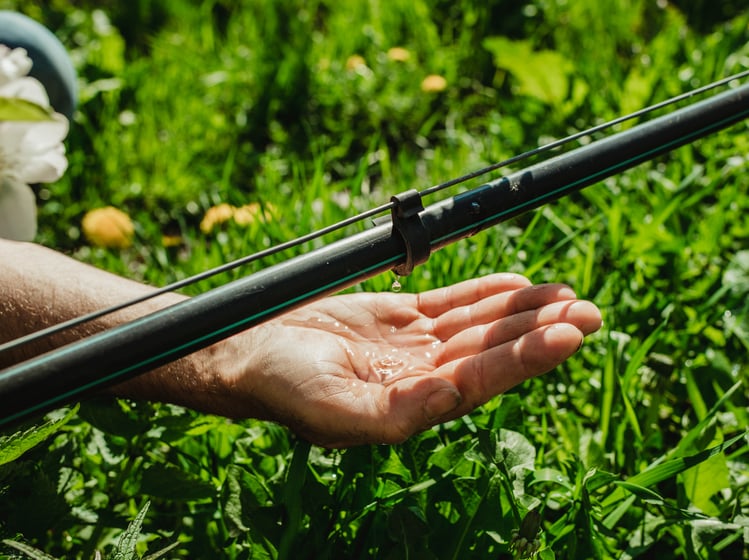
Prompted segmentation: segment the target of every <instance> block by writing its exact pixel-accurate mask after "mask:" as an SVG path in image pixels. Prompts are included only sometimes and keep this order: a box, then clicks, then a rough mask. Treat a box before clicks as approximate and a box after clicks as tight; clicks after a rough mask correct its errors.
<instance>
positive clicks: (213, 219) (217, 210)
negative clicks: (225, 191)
mask: <svg viewBox="0 0 749 560" xmlns="http://www.w3.org/2000/svg"><path fill="white" fill-rule="evenodd" d="M234 210H235V208H234V206H232V205H231V204H226V203H225V202H223V203H221V204H218V205H216V206H212V207H210V208H209V209H208V211H207V212H206V213H205V216H203V219H202V220H201V222H200V231H202V232H203V233H211V232H212V231H213V228H215V227H216V226H218V225H220V224H223V223H224V222H228V221H229V220H231V219H232V218H233V217H234Z"/></svg>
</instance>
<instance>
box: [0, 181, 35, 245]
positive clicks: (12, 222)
mask: <svg viewBox="0 0 749 560" xmlns="http://www.w3.org/2000/svg"><path fill="white" fill-rule="evenodd" d="M35 235H36V199H35V197H34V192H33V191H32V190H31V187H29V186H28V185H26V184H24V183H21V182H20V181H17V180H15V179H11V178H8V177H4V178H2V179H0V237H4V238H5V239H14V240H16V241H31V240H33V239H34V236H35Z"/></svg>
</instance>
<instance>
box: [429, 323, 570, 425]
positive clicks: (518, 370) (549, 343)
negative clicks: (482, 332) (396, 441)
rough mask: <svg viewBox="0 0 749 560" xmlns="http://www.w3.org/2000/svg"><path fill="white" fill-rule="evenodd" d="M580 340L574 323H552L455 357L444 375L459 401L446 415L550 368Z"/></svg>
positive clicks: (458, 412)
mask: <svg viewBox="0 0 749 560" xmlns="http://www.w3.org/2000/svg"><path fill="white" fill-rule="evenodd" d="M582 340H583V333H582V332H581V331H580V329H578V328H577V327H576V326H574V325H570V324H567V323H555V324H553V325H548V326H544V327H540V328H538V329H535V330H533V331H531V332H529V333H526V334H524V335H522V336H521V337H519V338H517V339H515V340H512V341H509V342H505V343H504V344H501V345H499V346H495V347H493V348H490V349H488V350H486V351H484V352H481V353H480V354H477V355H475V356H471V357H468V358H464V359H462V360H458V361H457V363H456V364H455V365H454V367H450V368H448V369H447V370H446V373H445V374H444V378H445V379H446V380H447V381H450V382H451V383H452V384H454V385H455V386H456V387H457V388H458V390H459V391H460V394H461V395H462V398H463V403H462V404H461V406H460V407H459V408H458V409H457V410H456V411H454V412H453V413H450V415H449V416H450V417H457V416H460V415H462V414H466V413H467V412H469V411H471V410H473V409H474V408H476V407H477V406H480V405H481V404H483V403H485V402H486V401H488V400H489V399H491V398H492V397H494V396H495V395H498V394H501V393H504V392H505V391H507V390H509V389H511V388H512V387H514V386H516V385H518V384H520V383H522V382H523V381H525V380H527V379H530V378H532V377H536V376H538V375H541V374H543V373H546V372H548V371H550V370H552V369H554V368H555V367H557V366H558V365H559V364H561V363H562V362H564V361H565V360H566V359H567V358H569V357H570V356H571V355H572V354H574V353H575V352H576V351H577V349H578V348H579V347H580V345H581V343H582ZM441 421H443V420H441Z"/></svg>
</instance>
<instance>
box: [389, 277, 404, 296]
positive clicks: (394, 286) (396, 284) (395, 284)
mask: <svg viewBox="0 0 749 560" xmlns="http://www.w3.org/2000/svg"><path fill="white" fill-rule="evenodd" d="M402 287H403V286H401V283H400V282H398V280H393V284H392V285H391V286H390V289H391V290H393V291H394V292H396V293H398V292H400V291H401V288H402Z"/></svg>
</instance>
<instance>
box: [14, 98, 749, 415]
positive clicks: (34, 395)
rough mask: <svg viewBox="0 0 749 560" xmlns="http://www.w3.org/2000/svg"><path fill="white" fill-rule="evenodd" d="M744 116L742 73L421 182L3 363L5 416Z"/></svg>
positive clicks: (188, 348) (340, 284)
mask: <svg viewBox="0 0 749 560" xmlns="http://www.w3.org/2000/svg"><path fill="white" fill-rule="evenodd" d="M747 116H749V85H744V86H740V87H737V88H735V89H733V90H729V91H726V92H724V93H721V94H718V95H715V96H713V97H711V98H709V99H706V100H704V101H699V102H697V103H694V104H692V105H690V106H688V107H685V108H682V109H678V110H676V111H673V112H672V113H670V114H668V115H665V116H662V117H659V118H657V119H653V120H652V121H649V122H647V123H645V124H642V125H638V126H636V127H633V128H631V129H629V130H626V131H624V132H620V133H618V134H615V135H612V136H609V137H607V138H604V139H602V140H598V141H596V142H592V143H591V144H588V145H587V146H583V147H581V148H578V149H576V150H573V151H571V152H569V153H565V154H562V155H559V156H557V157H554V158H552V159H549V160H547V161H544V162H541V163H538V164H536V165H533V166H530V167H528V168H526V169H524V170H521V171H519V172H517V173H513V174H512V175H509V176H507V177H504V178H500V179H497V180H494V181H491V182H489V183H486V184H485V185H482V186H479V187H477V188H475V189H472V190H470V191H468V192H466V193H464V194H461V195H458V196H455V197H452V198H449V199H446V200H444V201H442V202H439V203H436V204H433V205H430V206H428V207H427V208H426V209H424V210H421V211H418V210H419V208H420V206H419V203H420V198H419V197H418V193H417V194H415V195H414V193H413V192H411V193H404V195H403V196H402V197H398V198H397V199H396V200H397V203H396V205H395V208H394V209H393V215H394V218H395V219H394V220H393V221H392V223H391V222H390V221H388V223H382V224H380V225H377V226H375V227H374V228H372V229H370V230H368V231H365V232H362V233H359V234H355V235H353V236H351V237H348V238H345V239H343V240H340V241H337V242H335V243H332V244H329V245H327V246H325V247H323V248H321V249H318V250H315V251H312V252H310V253H307V254H305V255H301V256H299V257H296V258H293V259H290V260H288V261H286V262H283V263H281V264H278V265H275V266H271V267H269V268H267V269H265V270H263V271H261V272H258V273H255V274H252V275H250V276H248V277H246V278H243V279H240V280H236V281H234V282H231V283H229V284H226V285H224V286H222V287H220V288H217V289H214V290H211V291H209V292H206V293H204V294H202V295H199V296H196V297H194V298H192V299H188V300H185V301H184V302H181V303H178V304H176V305H173V306H172V307H169V308H167V309H163V310H161V311H157V312H155V313H152V314H150V315H147V316H145V317H142V318H140V319H137V320H135V321H133V322H131V323H127V324H124V325H121V326H118V327H114V328H112V329H110V330H107V331H105V332H102V333H99V334H97V335H93V336H91V337H89V338H86V339H83V340H80V341H78V342H74V343H72V344H69V345H67V346H64V347H62V348H60V349H57V350H54V351H51V352H48V353H46V354H43V355H41V356H38V357H36V358H33V359H31V360H28V361H26V362H23V363H21V364H18V365H15V366H12V367H10V368H8V369H5V370H3V371H0V411H2V412H0V414H2V417H0V425H4V424H9V423H11V422H17V421H19V420H22V419H24V418H26V417H28V416H31V415H34V414H39V413H41V412H43V411H46V410H49V409H52V408H55V407H58V406H62V405H65V404H68V403H70V402H72V401H75V400H77V399H79V398H80V397H82V396H84V395H85V394H87V393H91V392H93V391H96V390H100V389H101V388H102V387H104V386H107V385H111V384H113V383H116V382H121V381H124V380H125V379H127V378H130V377H133V376H135V375H137V374H140V373H143V372H145V371H148V370H151V369H154V368H155V367H157V366H160V365H163V364H165V363H168V362H170V361H173V360H176V359H178V358H180V357H182V356H185V355H187V354H189V353H190V352H193V351H195V350H198V349H200V348H203V347H205V346H208V345H209V344H211V343H213V342H216V341H218V340H221V339H223V338H226V337H228V336H230V335H232V334H235V333H237V332H239V331H242V330H244V329H247V328H248V327H251V326H254V325H257V324H258V323H261V322H263V321H265V320H267V319H270V318H272V317H275V316H277V315H279V314H281V313H284V312H286V311H289V310H291V309H293V308H295V307H298V306H300V305H302V304H303V303H306V302H308V301H310V300H313V299H316V298H320V297H323V296H326V295H329V294H332V293H335V292H337V291H340V290H342V289H344V288H346V287H348V286H351V285H353V284H355V283H358V282H360V281H362V280H364V279H366V278H369V277H372V276H375V275H377V274H380V273H382V272H385V271H387V270H390V269H392V268H396V267H401V268H402V267H404V266H406V267H408V263H411V264H418V263H419V262H423V260H424V259H425V258H426V257H428V253H429V251H430V250H431V251H435V250H437V249H440V248H441V247H444V246H446V245H448V244H450V243H453V242H455V241H457V240H459V239H462V238H464V237H467V236H470V235H473V234H475V233H476V232H478V231H481V230H483V229H486V228H488V227H490V226H493V225H496V224H498V223H500V222H503V221H505V220H507V219H509V218H511V217H513V216H515V215H517V214H520V213H522V212H525V211H528V210H530V209H533V208H536V207H539V206H541V205H543V204H546V203H548V202H550V201H552V200H554V199H557V198H559V197H562V196H565V195H567V194H569V193H571V192H574V191H577V190H580V189H582V188H584V187H586V186H588V185H591V184H593V183H596V182H598V181H601V180H602V179H604V178H606V177H609V176H611V175H614V174H616V173H619V172H621V171H623V170H625V169H627V168H630V167H633V166H635V165H637V164H639V163H641V162H643V161H647V160H649V159H652V158H654V157H656V156H657V155H659V154H662V153H665V152H667V151H670V150H673V149H674V148H677V147H679V146H682V145H684V144H687V143H689V142H692V141H694V140H696V139H698V138H700V137H703V136H706V135H708V134H711V133H713V132H716V131H718V130H720V129H722V128H725V127H727V126H730V125H731V124H734V123H737V122H739V121H741V120H743V119H745V118H747ZM407 205H408V206H410V208H409V209H407V211H406V212H401V211H402V210H404V207H405V206H407ZM393 224H397V225H396V227H394V226H393ZM417 253H418V254H417Z"/></svg>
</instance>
